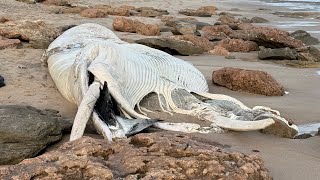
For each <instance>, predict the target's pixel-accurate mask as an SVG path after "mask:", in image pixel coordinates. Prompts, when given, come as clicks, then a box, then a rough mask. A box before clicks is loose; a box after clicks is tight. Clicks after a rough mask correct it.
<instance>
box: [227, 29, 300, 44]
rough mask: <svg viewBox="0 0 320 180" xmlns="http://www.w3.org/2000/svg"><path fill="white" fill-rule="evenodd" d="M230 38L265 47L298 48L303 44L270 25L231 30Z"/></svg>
mask: <svg viewBox="0 0 320 180" xmlns="http://www.w3.org/2000/svg"><path fill="white" fill-rule="evenodd" d="M229 37H230V38H235V39H243V40H249V41H255V42H256V43H257V44H258V45H259V46H264V47H267V48H285V47H290V48H300V47H303V46H305V44H304V43H303V42H302V41H300V40H298V39H294V38H293V37H291V36H290V35H289V33H288V32H286V31H283V30H280V29H277V28H270V27H254V28H252V29H248V30H237V31H233V32H232V33H231V34H230V35H229Z"/></svg>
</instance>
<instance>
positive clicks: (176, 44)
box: [135, 38, 204, 56]
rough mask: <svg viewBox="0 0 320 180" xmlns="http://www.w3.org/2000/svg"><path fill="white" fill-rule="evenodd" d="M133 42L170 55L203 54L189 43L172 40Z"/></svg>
mask: <svg viewBox="0 0 320 180" xmlns="http://www.w3.org/2000/svg"><path fill="white" fill-rule="evenodd" d="M135 42H136V43H138V44H143V45H146V46H149V47H152V48H155V49H159V50H161V51H164V52H166V53H168V54H171V55H184V56H190V55H194V54H202V53H203V52H204V50H203V49H201V48H200V47H198V46H196V45H194V44H193V43H191V42H187V41H182V40H176V39H172V38H147V39H139V40H136V41H135Z"/></svg>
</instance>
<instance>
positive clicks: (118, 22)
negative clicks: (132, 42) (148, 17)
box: [112, 17, 160, 36]
mask: <svg viewBox="0 0 320 180" xmlns="http://www.w3.org/2000/svg"><path fill="white" fill-rule="evenodd" d="M112 26H113V29H114V30H116V31H121V32H131V33H138V34H142V35H146V36H157V35H159V34H160V27H159V26H158V25H153V24H144V23H142V22H140V21H137V20H131V19H126V18H123V17H117V18H115V19H114V20H113V23H112Z"/></svg>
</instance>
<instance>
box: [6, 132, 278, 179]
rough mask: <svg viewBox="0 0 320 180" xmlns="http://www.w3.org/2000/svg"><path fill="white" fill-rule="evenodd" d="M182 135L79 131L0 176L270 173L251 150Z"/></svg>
mask: <svg viewBox="0 0 320 180" xmlns="http://www.w3.org/2000/svg"><path fill="white" fill-rule="evenodd" d="M204 142H205V141H200V140H198V139H194V140H193V139H192V138H190V137H188V136H184V135H174V134H168V133H167V134H164V133H152V134H139V135H136V136H133V137H132V138H130V139H123V140H116V141H115V142H113V143H111V144H110V143H107V142H106V141H105V140H103V139H93V138H89V137H83V138H81V139H78V140H76V141H72V142H67V143H65V144H63V145H62V146H61V147H60V148H58V149H57V150H55V151H51V152H48V153H45V154H43V155H41V156H39V157H36V158H32V159H27V160H24V161H23V162H21V163H20V164H18V165H13V166H7V167H3V168H0V179H11V178H13V177H14V178H16V179H19V180H27V179H28V180H29V179H235V180H240V179H272V178H271V177H270V175H269V172H268V170H267V169H266V168H265V166H264V163H263V161H262V159H261V158H260V157H259V156H257V155H249V156H248V155H245V154H242V153H238V152H227V151H225V150H223V149H221V148H219V147H215V146H213V145H209V144H206V143H204Z"/></svg>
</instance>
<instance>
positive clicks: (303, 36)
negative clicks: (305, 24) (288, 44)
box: [290, 30, 320, 45]
mask: <svg viewBox="0 0 320 180" xmlns="http://www.w3.org/2000/svg"><path fill="white" fill-rule="evenodd" d="M290 36H291V37H293V38H295V39H298V40H301V41H302V42H303V43H304V44H306V45H315V44H319V43H320V41H319V40H318V39H317V38H315V37H312V36H311V35H310V34H309V33H308V32H306V31H304V30H297V31H295V32H293V33H291V34H290Z"/></svg>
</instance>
